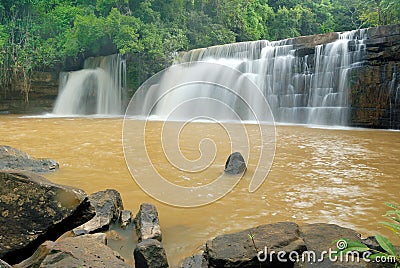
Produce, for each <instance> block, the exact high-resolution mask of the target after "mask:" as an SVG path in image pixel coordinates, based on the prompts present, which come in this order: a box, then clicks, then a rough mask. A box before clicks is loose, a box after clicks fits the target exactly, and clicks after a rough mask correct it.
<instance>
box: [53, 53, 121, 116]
mask: <svg viewBox="0 0 400 268" xmlns="http://www.w3.org/2000/svg"><path fill="white" fill-rule="evenodd" d="M125 89H126V62H125V60H124V59H122V57H121V55H119V54H114V55H110V56H104V57H94V58H88V59H86V60H85V62H84V69H82V70H79V71H73V72H63V73H60V85H59V94H58V97H57V100H56V104H55V107H54V109H53V114H56V115H63V116H64V115H88V114H100V115H120V114H122V112H123V111H122V109H123V98H124V95H125V93H124V90H125Z"/></svg>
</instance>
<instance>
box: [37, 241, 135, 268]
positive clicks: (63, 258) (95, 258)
mask: <svg viewBox="0 0 400 268" xmlns="http://www.w3.org/2000/svg"><path fill="white" fill-rule="evenodd" d="M103 240H104V239H103V237H99V235H97V234H95V235H82V236H77V237H67V238H65V239H62V240H60V241H58V242H56V244H55V245H54V246H53V248H52V249H51V250H50V252H49V254H48V255H47V256H46V258H45V259H44V260H43V262H42V263H41V264H40V267H43V268H59V267H63V268H69V267H70V268H75V267H96V268H101V267H104V268H109V267H131V266H130V265H128V264H127V263H125V262H124V259H123V258H122V257H121V256H120V255H119V254H118V253H117V252H116V251H113V250H112V249H111V248H109V247H108V246H106V245H105V244H104V243H103V242H102V241H103Z"/></svg>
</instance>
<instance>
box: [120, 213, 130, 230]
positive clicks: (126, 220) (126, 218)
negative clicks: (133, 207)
mask: <svg viewBox="0 0 400 268" xmlns="http://www.w3.org/2000/svg"><path fill="white" fill-rule="evenodd" d="M132 217H133V216H132V211H130V210H122V211H121V216H120V223H121V225H120V226H121V228H122V229H125V228H126V227H127V226H128V225H129V224H130V223H131V222H132Z"/></svg>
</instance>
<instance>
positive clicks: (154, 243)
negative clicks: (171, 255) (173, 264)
mask: <svg viewBox="0 0 400 268" xmlns="http://www.w3.org/2000/svg"><path fill="white" fill-rule="evenodd" d="M133 255H134V257H135V267H136V268H166V267H169V266H168V260H167V255H166V254H165V250H164V248H163V246H162V244H161V242H160V241H158V240H155V239H146V240H143V241H142V242H140V243H139V244H137V245H136V248H135V250H134V252H133Z"/></svg>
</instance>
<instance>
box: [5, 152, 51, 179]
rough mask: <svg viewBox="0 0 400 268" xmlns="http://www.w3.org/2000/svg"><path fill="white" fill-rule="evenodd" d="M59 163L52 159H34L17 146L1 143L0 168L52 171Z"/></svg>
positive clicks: (40, 171)
mask: <svg viewBox="0 0 400 268" xmlns="http://www.w3.org/2000/svg"><path fill="white" fill-rule="evenodd" d="M58 167H59V165H58V163H57V162H56V161H54V160H51V159H34V158H32V157H31V156H30V155H28V154H27V153H25V152H23V151H21V150H18V149H16V148H13V147H10V146H5V145H0V170H10V169H12V170H26V171H31V172H38V173H42V172H50V171H54V170H56V169H58Z"/></svg>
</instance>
